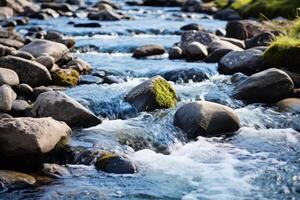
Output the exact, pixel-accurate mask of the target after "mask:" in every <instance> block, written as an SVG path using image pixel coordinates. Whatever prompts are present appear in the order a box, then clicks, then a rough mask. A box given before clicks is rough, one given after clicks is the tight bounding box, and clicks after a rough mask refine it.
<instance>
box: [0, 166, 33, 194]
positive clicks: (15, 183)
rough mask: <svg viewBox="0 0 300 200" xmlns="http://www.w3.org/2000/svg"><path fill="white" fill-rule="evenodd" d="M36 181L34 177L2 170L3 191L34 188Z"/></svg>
mask: <svg viewBox="0 0 300 200" xmlns="http://www.w3.org/2000/svg"><path fill="white" fill-rule="evenodd" d="M35 183H36V179H35V178H34V177H33V176H30V175H28V174H24V173H21V172H16V171H12V170H0V192H1V190H9V189H23V188H26V187H30V186H33V185H34V184H35Z"/></svg>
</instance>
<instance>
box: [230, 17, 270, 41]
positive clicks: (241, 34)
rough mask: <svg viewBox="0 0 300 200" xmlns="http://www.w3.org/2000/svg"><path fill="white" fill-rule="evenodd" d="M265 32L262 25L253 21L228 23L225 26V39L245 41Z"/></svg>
mask: <svg viewBox="0 0 300 200" xmlns="http://www.w3.org/2000/svg"><path fill="white" fill-rule="evenodd" d="M263 32H265V28H264V26H263V25H262V24H260V23H259V22H257V21H254V20H239V21H230V22H228V23H227V25H226V37H230V38H236V39H240V40H246V39H248V38H252V37H254V36H256V35H258V34H261V33H263Z"/></svg>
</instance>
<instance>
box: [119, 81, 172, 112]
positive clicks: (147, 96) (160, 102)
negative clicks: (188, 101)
mask: <svg viewBox="0 0 300 200" xmlns="http://www.w3.org/2000/svg"><path fill="white" fill-rule="evenodd" d="M176 98H177V97H176V91H175V89H174V88H173V87H172V85H170V84H169V83H168V82H167V81H166V80H165V79H164V78H162V77H161V76H155V77H153V78H151V79H149V80H147V81H145V82H143V83H141V84H140V85H138V86H136V87H134V88H133V89H132V90H130V91H129V92H128V94H127V95H126V96H125V100H126V101H127V102H129V103H130V104H132V105H133V106H134V107H135V108H136V109H137V110H138V111H139V112H140V111H152V110H155V109H161V108H172V107H175V106H176V103H177V99H176Z"/></svg>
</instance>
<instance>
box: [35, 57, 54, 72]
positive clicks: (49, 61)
mask: <svg viewBox="0 0 300 200" xmlns="http://www.w3.org/2000/svg"><path fill="white" fill-rule="evenodd" d="M35 61H36V62H38V63H40V64H42V65H44V66H45V67H46V68H47V69H48V70H51V69H52V67H53V66H54V64H55V59H54V58H53V57H51V56H40V57H38V58H37V59H36V60H35Z"/></svg>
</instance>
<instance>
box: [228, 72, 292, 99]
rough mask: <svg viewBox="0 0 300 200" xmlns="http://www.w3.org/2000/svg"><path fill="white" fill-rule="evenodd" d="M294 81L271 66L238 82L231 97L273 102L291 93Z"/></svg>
mask: <svg viewBox="0 0 300 200" xmlns="http://www.w3.org/2000/svg"><path fill="white" fill-rule="evenodd" d="M293 90H294V83H293V81H292V79H291V78H290V77H289V76H288V75H287V74H286V73H285V72H284V71H282V70H279V69H275V68H271V69H267V70H264V71H262V72H259V73H256V74H253V75H252V76H250V77H248V78H247V79H246V80H245V81H242V82H240V83H239V84H238V85H237V86H236V87H235V88H234V91H233V97H235V98H236V99H240V100H244V101H246V102H249V103H273V102H276V101H278V100H281V99H284V98H287V97H289V96H291V95H292V93H293Z"/></svg>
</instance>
